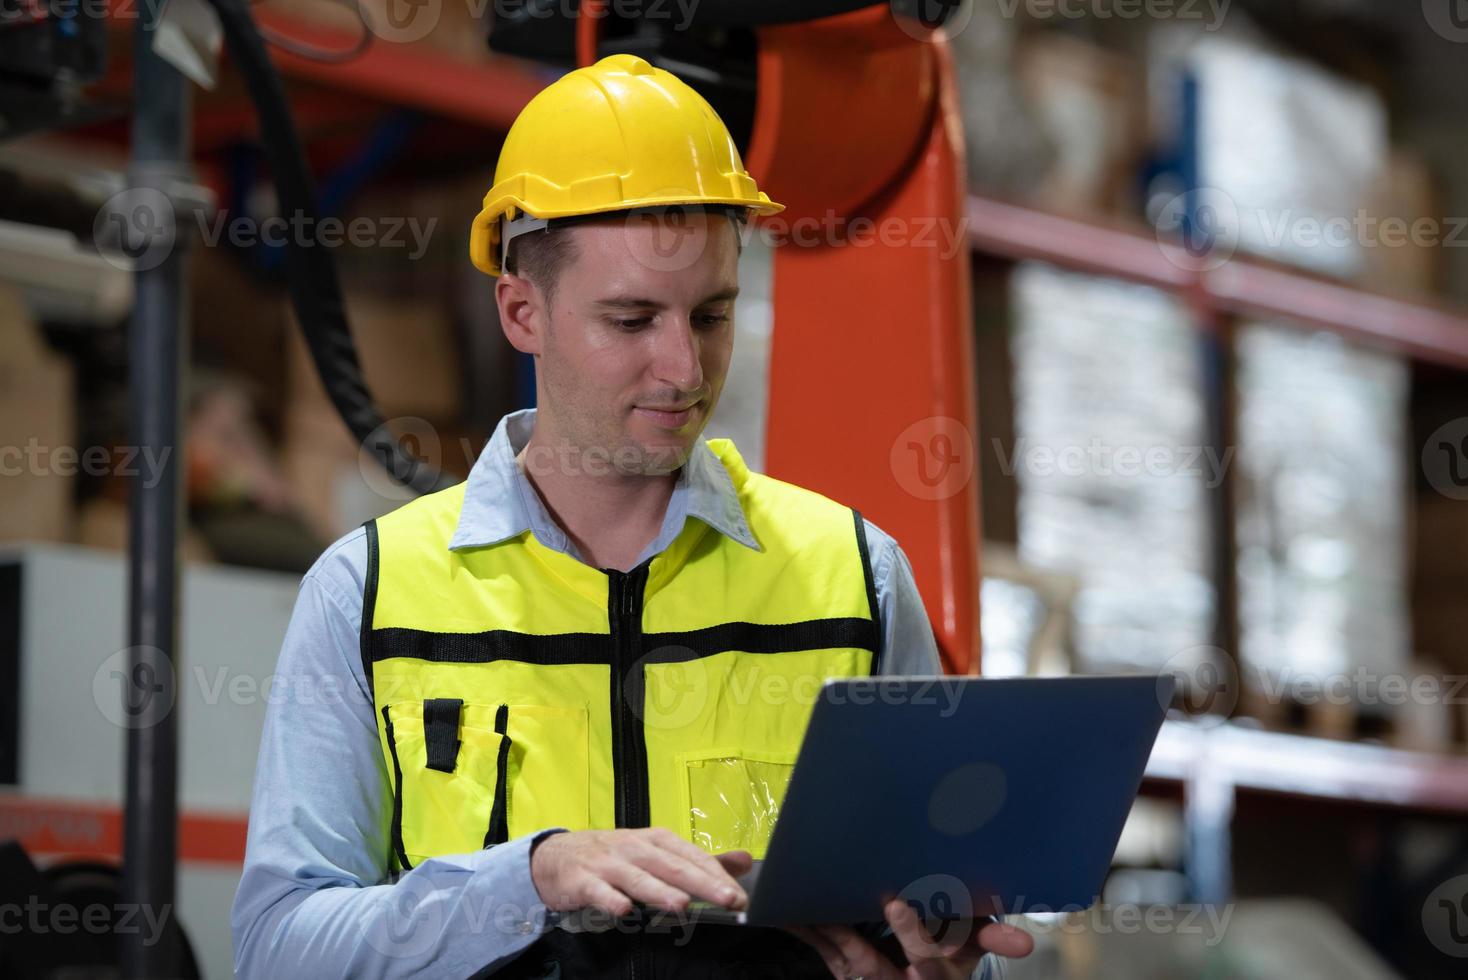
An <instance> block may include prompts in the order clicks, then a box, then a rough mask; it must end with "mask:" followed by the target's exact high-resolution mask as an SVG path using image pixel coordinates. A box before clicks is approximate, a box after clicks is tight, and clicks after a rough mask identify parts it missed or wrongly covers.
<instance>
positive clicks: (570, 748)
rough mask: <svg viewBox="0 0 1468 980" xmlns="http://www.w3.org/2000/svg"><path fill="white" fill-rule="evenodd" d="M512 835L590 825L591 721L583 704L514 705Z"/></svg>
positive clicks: (510, 769)
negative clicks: (549, 828)
mask: <svg viewBox="0 0 1468 980" xmlns="http://www.w3.org/2000/svg"><path fill="white" fill-rule="evenodd" d="M509 735H510V751H509V758H508V770H507V771H508V774H509V779H508V782H509V792H508V803H509V833H510V837H512V838H513V837H520V836H523V835H525V834H530V833H534V832H535V831H537V830H544V829H545V828H547V827H565V828H566V829H567V830H587V829H589V828H590V827H591V747H590V737H591V732H590V722H589V718H588V714H587V710H586V707H585V706H584V705H569V706H568V705H546V704H511V705H510V727H509Z"/></svg>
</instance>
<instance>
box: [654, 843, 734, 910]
mask: <svg viewBox="0 0 1468 980" xmlns="http://www.w3.org/2000/svg"><path fill="white" fill-rule="evenodd" d="M649 844H650V848H649V851H650V855H649V860H656V861H659V863H658V867H659V869H661V870H662V871H665V873H666V874H674V876H675V877H672V879H669V880H672V882H674V883H675V885H678V888H683V889H686V891H688V892H690V893H693V895H697V896H699V898H703V899H706V901H711V902H716V904H719V905H725V907H728V908H744V905H747V904H749V896H747V895H746V893H744V889H743V888H740V883H738V882H735V880H734V876H733V874H730V871H728V870H727V869H725V867H724V864H722V863H721V861H719V860H718V858H715V857H713V855H712V854H709V852H708V851H705V849H703V848H700V846H699V845H696V844H691V842H688V841H684V839H683V838H680V836H678V835H675V833H669V835H652V836H650V841H649Z"/></svg>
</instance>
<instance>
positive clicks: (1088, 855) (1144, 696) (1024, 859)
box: [646, 675, 1174, 926]
mask: <svg viewBox="0 0 1468 980" xmlns="http://www.w3.org/2000/svg"><path fill="white" fill-rule="evenodd" d="M1173 685H1174V678H1173V677H1172V676H1170V675H1164V676H1161V677H1157V676H1130V675H1129V676H1093V677H1053V678H1052V677H1047V678H1032V677H1023V678H979V677H864V678H856V679H844V680H832V681H828V682H827V683H826V684H825V685H824V686H823V687H822V689H821V691H820V695H819V698H818V700H817V701H816V704H815V708H814V710H813V712H812V714H811V719H810V725H809V727H808V728H807V730H806V734H805V739H804V741H803V743H802V744H801V749H800V754H799V756H798V758H797V760H796V764H795V769H794V772H793V773H792V775H791V778H790V785H789V788H788V789H787V791H786V794H785V799H784V802H783V803H782V805H781V808H780V814H779V817H778V818H777V820H776V822H775V828H774V831H773V833H772V836H771V838H770V844H769V847H768V849H767V850H766V853H765V858H764V860H763V861H760V862H757V863H756V865H755V868H754V869H753V870H752V871H751V872H749V873H748V874H747V875H745V876H743V877H742V878H741V882H740V883H741V884H742V885H743V886H744V888H745V891H746V893H747V894H748V896H749V902H748V905H747V907H746V908H745V909H743V910H739V911H734V910H731V909H726V908H722V907H720V906H717V905H714V904H712V903H709V902H705V901H701V900H695V901H694V902H693V903H692V904H691V905H690V907H689V909H688V911H687V912H685V913H683V914H682V915H683V917H684V918H686V919H691V920H693V921H696V922H712V923H724V924H739V925H758V926H781V925H808V924H816V923H880V922H881V921H882V919H883V916H882V907H883V903H884V896H894V895H895V896H898V897H901V898H904V899H906V900H907V901H908V903H909V904H911V905H912V906H913V907H914V908H915V909H917V910H918V911H919V914H920V915H923V916H924V917H926V918H928V919H953V920H956V919H968V918H979V917H984V916H991V915H1000V914H1019V913H1023V912H1065V911H1076V910H1080V909H1084V908H1087V907H1089V906H1090V905H1091V904H1092V903H1093V902H1095V901H1096V900H1097V899H1098V897H1099V895H1100V891H1101V886H1102V883H1103V882H1104V880H1105V877H1106V874H1107V871H1108V870H1109V868H1110V866H1111V858H1112V855H1113V854H1114V853H1115V851H1116V844H1117V841H1118V839H1119V838H1120V836H1121V830H1122V825H1123V823H1124V822H1125V821H1126V817H1127V814H1128V812H1129V811H1130V809H1131V805H1132V801H1133V800H1134V799H1135V798H1136V795H1137V790H1138V789H1139V787H1140V786H1141V781H1142V774H1143V770H1144V769H1145V767H1146V764H1147V758H1148V756H1149V755H1150V754H1151V752H1152V744H1153V742H1154V741H1155V740H1156V738H1157V733H1158V730H1159V729H1160V727H1161V724H1162V720H1163V717H1164V715H1165V713H1166V710H1167V706H1168V705H1169V704H1170V703H1171V701H1172V693H1173ZM646 911H647V912H648V913H649V914H651V915H654V916H659V917H661V916H667V915H669V914H670V913H666V912H661V913H660V912H656V911H654V910H646Z"/></svg>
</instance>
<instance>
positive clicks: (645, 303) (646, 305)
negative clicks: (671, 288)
mask: <svg viewBox="0 0 1468 980" xmlns="http://www.w3.org/2000/svg"><path fill="white" fill-rule="evenodd" d="M738 295H739V287H738V286H730V287H729V288H727V289H721V290H719V291H718V292H717V293H714V294H712V295H710V296H705V297H704V298H703V299H702V300H700V301H699V303H698V305H699V306H707V305H708V304H710V303H718V302H721V301H723V300H730V299H733V298H734V297H736V296H738ZM596 305H597V306H601V307H605V308H607V309H612V310H661V309H662V308H663V306H664V305H665V304H663V303H660V302H658V301H657V300H655V299H643V298H641V297H638V296H609V297H607V298H606V299H599V300H597V301H596Z"/></svg>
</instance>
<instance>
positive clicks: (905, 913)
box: [882, 899, 944, 963]
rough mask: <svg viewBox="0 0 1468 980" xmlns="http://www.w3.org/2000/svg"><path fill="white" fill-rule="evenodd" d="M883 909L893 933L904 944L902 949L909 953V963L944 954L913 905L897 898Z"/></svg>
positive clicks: (935, 957)
mask: <svg viewBox="0 0 1468 980" xmlns="http://www.w3.org/2000/svg"><path fill="white" fill-rule="evenodd" d="M882 911H883V913H884V914H885V915H886V917H887V924H888V925H890V926H891V927H892V933H893V934H894V935H895V936H896V937H897V941H898V942H899V943H901V944H902V951H903V952H904V953H905V954H907V961H908V962H909V963H916V962H917V961H918V960H931V959H939V958H941V957H942V956H943V955H944V954H943V953H942V952H941V951H940V950H939V949H938V944H937V943H935V942H934V941H933V937H932V936H930V935H929V934H928V927H927V926H925V925H924V924H923V922H922V920H921V919H919V918H918V916H917V912H915V911H913V908H912V906H910V905H908V904H907V903H906V902H904V901H902V900H901V899H896V900H894V901H891V902H888V903H887V906H886V908H884V909H883V910H882Z"/></svg>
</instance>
